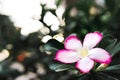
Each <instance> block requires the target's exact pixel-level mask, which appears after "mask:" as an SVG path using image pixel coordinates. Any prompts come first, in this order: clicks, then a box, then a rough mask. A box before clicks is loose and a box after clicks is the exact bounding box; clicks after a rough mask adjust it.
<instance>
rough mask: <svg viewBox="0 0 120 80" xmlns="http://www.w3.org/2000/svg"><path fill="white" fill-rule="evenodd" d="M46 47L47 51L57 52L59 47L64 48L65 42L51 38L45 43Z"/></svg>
mask: <svg viewBox="0 0 120 80" xmlns="http://www.w3.org/2000/svg"><path fill="white" fill-rule="evenodd" d="M44 48H45V50H46V51H51V52H55V51H57V50H58V49H62V48H63V44H62V43H60V42H58V41H57V40H55V39H51V40H49V41H48V42H47V43H46V44H45V45H44Z"/></svg>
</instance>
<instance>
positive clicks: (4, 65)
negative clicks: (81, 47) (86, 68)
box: [0, 0, 120, 80]
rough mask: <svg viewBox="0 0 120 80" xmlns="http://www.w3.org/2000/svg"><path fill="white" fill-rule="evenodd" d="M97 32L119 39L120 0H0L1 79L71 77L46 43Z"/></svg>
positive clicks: (61, 79)
mask: <svg viewBox="0 0 120 80" xmlns="http://www.w3.org/2000/svg"><path fill="white" fill-rule="evenodd" d="M94 31H100V32H102V33H104V34H108V35H109V34H110V35H113V36H114V38H116V39H118V41H120V0H87V1H86V0H0V80H71V79H70V77H71V76H72V75H73V74H75V72H69V71H65V72H59V73H56V72H54V71H52V70H50V68H49V64H50V63H52V62H53V61H54V60H53V58H54V53H52V52H50V51H46V50H45V47H44V45H45V44H46V42H47V41H48V40H50V39H54V40H55V41H54V40H53V41H52V43H53V44H51V45H55V46H57V44H56V42H60V43H63V41H64V39H65V38H66V37H67V36H68V35H70V34H71V33H76V34H77V35H78V37H79V38H80V39H81V40H82V39H83V38H84V36H85V34H87V33H88V32H94ZM58 46H59V45H58ZM119 56H120V55H119Z"/></svg>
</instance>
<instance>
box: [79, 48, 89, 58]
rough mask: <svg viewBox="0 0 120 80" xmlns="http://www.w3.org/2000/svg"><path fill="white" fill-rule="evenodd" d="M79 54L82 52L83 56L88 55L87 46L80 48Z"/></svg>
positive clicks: (81, 55)
mask: <svg viewBox="0 0 120 80" xmlns="http://www.w3.org/2000/svg"><path fill="white" fill-rule="evenodd" d="M79 54H80V57H81V58H84V57H86V56H87V55H88V49H87V48H82V49H80V53H79Z"/></svg>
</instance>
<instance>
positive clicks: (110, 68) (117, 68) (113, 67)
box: [105, 64, 120, 70]
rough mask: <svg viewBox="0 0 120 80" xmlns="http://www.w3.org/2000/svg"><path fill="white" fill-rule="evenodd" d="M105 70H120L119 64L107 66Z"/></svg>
mask: <svg viewBox="0 0 120 80" xmlns="http://www.w3.org/2000/svg"><path fill="white" fill-rule="evenodd" d="M105 70H120V64H118V65H113V66H109V67H107V68H106V69H105Z"/></svg>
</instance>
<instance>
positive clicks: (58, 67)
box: [49, 64, 75, 72]
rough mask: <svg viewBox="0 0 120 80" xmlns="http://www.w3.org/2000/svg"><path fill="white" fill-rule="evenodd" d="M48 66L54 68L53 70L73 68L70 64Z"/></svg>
mask: <svg viewBox="0 0 120 80" xmlns="http://www.w3.org/2000/svg"><path fill="white" fill-rule="evenodd" d="M49 67H50V69H51V70H54V71H55V72H60V71H65V70H71V69H72V70H73V69H75V68H74V67H73V66H72V65H66V64H51V65H50V66H49Z"/></svg>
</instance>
